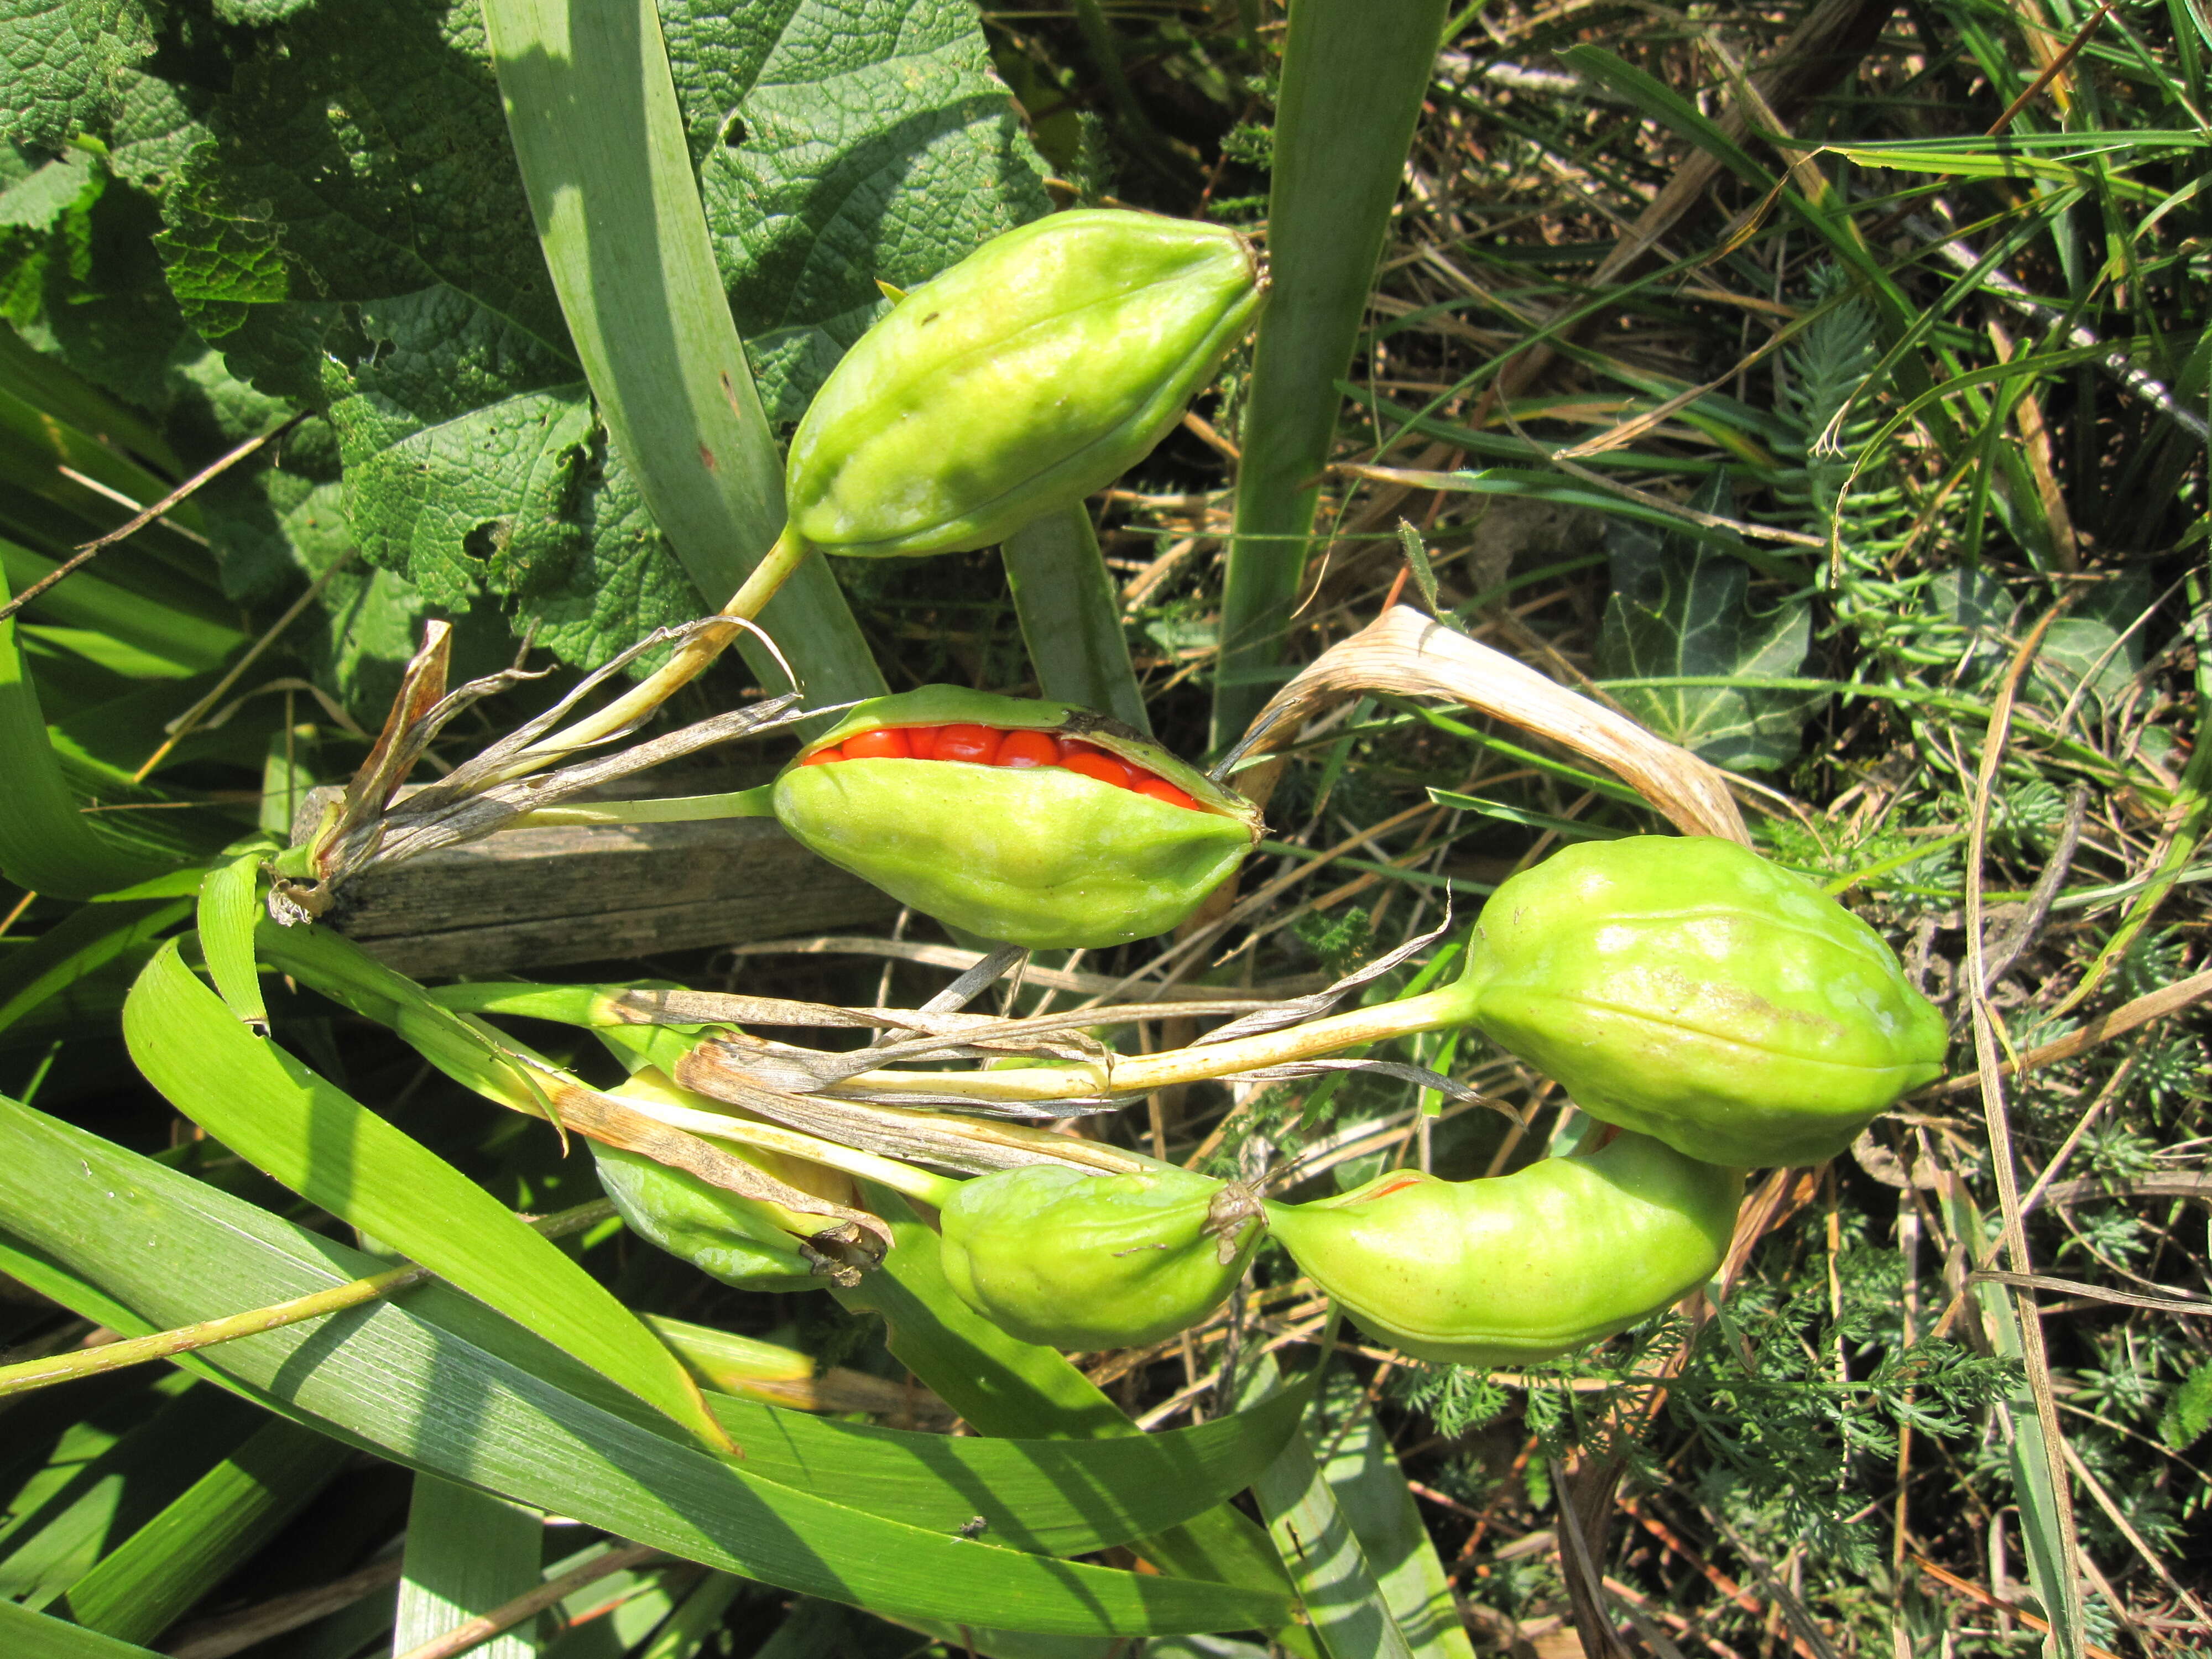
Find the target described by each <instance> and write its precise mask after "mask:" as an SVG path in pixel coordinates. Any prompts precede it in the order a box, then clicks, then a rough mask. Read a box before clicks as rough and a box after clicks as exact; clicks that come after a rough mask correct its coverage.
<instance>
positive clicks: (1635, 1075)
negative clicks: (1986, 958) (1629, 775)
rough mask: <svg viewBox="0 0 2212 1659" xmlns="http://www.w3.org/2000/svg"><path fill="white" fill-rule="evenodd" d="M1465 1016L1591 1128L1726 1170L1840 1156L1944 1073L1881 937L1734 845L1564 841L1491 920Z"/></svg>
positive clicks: (1471, 974) (1926, 1011) (1474, 958)
mask: <svg viewBox="0 0 2212 1659" xmlns="http://www.w3.org/2000/svg"><path fill="white" fill-rule="evenodd" d="M1462 983H1463V984H1464V985H1466V986H1467V987H1468V990H1469V991H1470V993H1471V994H1472V1001H1473V1008H1474V1018H1475V1019H1476V1021H1477V1022H1478V1023H1479V1024H1480V1025H1481V1027H1482V1029H1483V1030H1485V1031H1486V1032H1487V1033H1488V1034H1489V1035H1490V1036H1492V1038H1493V1039H1495V1040H1496V1041H1497V1042H1499V1043H1501V1044H1503V1045H1504V1047H1505V1048H1510V1049H1511V1050H1512V1051H1513V1052H1514V1053H1515V1054H1518V1055H1520V1056H1521V1057H1522V1059H1524V1060H1528V1061H1529V1062H1530V1063H1531V1064H1533V1065H1534V1066H1539V1067H1541V1069H1543V1070H1544V1071H1546V1072H1547V1073H1550V1074H1551V1075H1552V1076H1553V1077H1554V1078H1556V1079H1559V1082H1560V1083H1561V1084H1563V1085H1565V1087H1566V1089H1567V1091H1568V1092H1569V1093H1570V1094H1571V1095H1572V1096H1573V1097H1574V1098H1575V1101H1576V1103H1577V1104H1578V1105H1580V1106H1581V1107H1582V1108H1583V1109H1584V1110H1585V1111H1587V1112H1589V1114H1590V1115H1591V1116H1593V1117H1596V1118H1601V1119H1602V1120H1603V1121H1606V1122H1607V1123H1617V1124H1619V1125H1620V1127H1623V1128H1626V1129H1635V1130H1638V1131H1640V1132H1641V1133H1644V1134H1650V1135H1656V1136H1658V1137H1659V1139H1662V1140H1663V1141H1665V1142H1666V1143H1667V1144H1668V1146H1673V1147H1674V1148H1676V1149H1677V1150H1678V1151H1680V1152H1687V1153H1688V1154H1689V1155H1690V1156H1691V1157H1692V1158H1705V1159H1706V1160H1708V1161H1709V1162H1711V1163H1715V1164H1746V1165H1749V1164H1811V1163H1816V1162H1818V1161H1819V1160H1820V1159H1822V1158H1832V1157H1834V1156H1835V1155H1836V1154H1837V1153H1838V1152H1842V1151H1843V1150H1844V1148H1845V1147H1847V1146H1850V1143H1851V1140H1852V1138H1853V1137H1854V1136H1856V1135H1857V1133H1858V1132H1859V1130H1860V1129H1861V1128H1862V1127H1864V1125H1865V1124H1866V1122H1867V1121H1868V1120H1869V1119H1870V1118H1872V1117H1873V1116H1874V1115H1875V1113H1877V1112H1879V1111H1881V1109H1883V1108H1885V1107H1887V1105H1888V1104H1889V1103H1891V1102H1892V1101H1893V1100H1895V1099H1896V1098H1897V1097H1898V1096H1899V1095H1900V1094H1902V1093H1904V1092H1905V1091H1906V1090H1908V1089H1916V1088H1918V1087H1919V1086H1920V1085H1923V1084H1924V1083H1929V1082H1932V1081H1933V1080H1934V1079H1936V1078H1937V1077H1940V1076H1941V1075H1942V1063H1943V1052H1944V1046H1945V1043H1944V1028H1943V1020H1942V1016H1941V1015H1939V1014H1938V1013H1937V1012H1936V1010H1935V1009H1934V1008H1932V1007H1931V1006H1929V1003H1928V1000H1927V999H1926V998H1925V997H1923V996H1922V995H1921V994H1919V993H1918V992H1917V991H1916V990H1914V989H1913V988H1912V987H1911V985H1910V984H1909V983H1907V982H1906V981H1905V975H1904V972H1903V971H1902V969H1899V966H1898V962H1897V957H1896V956H1895V954H1894V953H1893V952H1892V951H1891V950H1890V948H1889V946H1888V945H1886V944H1884V943H1883V942H1882V940H1881V936H1880V935H1878V934H1877V933H1875V931H1874V929H1873V928H1871V927H1868V926H1867V925H1866V923H1865V922H1863V921H1860V920H1859V919H1858V918H1857V916H1855V915H1852V914H1851V913H1850V911H1848V910H1846V909H1845V908H1844V907H1843V906H1842V905H1840V904H1838V903H1837V902H1836V901H1835V900H1834V899H1832V898H1831V897H1829V896H1827V895H1826V894H1825V893H1823V892H1821V891H1820V889H1819V888H1817V887H1815V886H1814V885H1813V884H1812V883H1811V882H1809V881H1807V880H1806V879H1805V878H1803V877H1802V876H1798V875H1794V874H1792V873H1791V872H1789V871H1787V870H1784V869H1783V868H1782V867H1781V866H1778V865H1775V864H1771V863H1769V862H1768V861H1767V860H1765V859H1762V858H1760V857H1759V855H1758V854H1755V853H1753V852H1751V851H1749V850H1747V848H1742V847H1739V846H1737V845H1736V844H1735V842H1727V841H1718V840H1714V839H1711V838H1708V837H1705V836H1633V837H1631V838H1629V839H1626V840H1623V841H1613V842H1589V843H1586V844H1584V845H1582V846H1579V847H1570V848H1566V849H1565V851H1563V852H1560V853H1559V854H1555V855H1554V856H1553V857H1552V858H1550V859H1547V860H1546V861H1545V862H1543V863H1542V864H1540V865H1538V866H1536V867H1535V868H1534V869H1533V870H1527V871H1523V872H1522V873H1521V874H1519V875H1517V876H1516V877H1514V878H1512V879H1511V880H1510V881H1508V882H1506V883H1505V884H1504V885H1503V886H1501V887H1500V888H1499V889H1498V891H1497V892H1496V893H1494V894H1493V895H1492V896H1491V898H1490V900H1489V902H1487V903H1486V904H1485V905H1484V906H1483V910H1482V915H1481V919H1480V921H1478V922H1477V924H1476V929H1475V944H1474V950H1473V951H1471V952H1470V957H1469V963H1468V972H1467V975H1466V978H1465V979H1464V980H1463V981H1462Z"/></svg>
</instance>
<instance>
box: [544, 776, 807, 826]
mask: <svg viewBox="0 0 2212 1659" xmlns="http://www.w3.org/2000/svg"><path fill="white" fill-rule="evenodd" d="M772 787H773V786H772V785H769V784H762V785H760V786H759V787H757V788H753V789H733V790H732V791H731V792H730V793H727V794H722V795H666V796H663V797H661V798H660V799H657V800H607V801H593V802H592V803H591V804H590V805H585V806H549V807H546V808H544V810H543V811H537V812H525V813H524V814H523V815H522V816H521V817H519V818H515V819H513V820H512V821H510V822H508V823H502V824H501V825H500V828H501V829H502V830H507V829H552V828H554V827H556V826H559V825H574V824H583V825H592V824H611V823H702V822H705V821H708V820H710V819H714V818H772V817H775V807H773V806H772V805H769V793H770V790H771V789H772Z"/></svg>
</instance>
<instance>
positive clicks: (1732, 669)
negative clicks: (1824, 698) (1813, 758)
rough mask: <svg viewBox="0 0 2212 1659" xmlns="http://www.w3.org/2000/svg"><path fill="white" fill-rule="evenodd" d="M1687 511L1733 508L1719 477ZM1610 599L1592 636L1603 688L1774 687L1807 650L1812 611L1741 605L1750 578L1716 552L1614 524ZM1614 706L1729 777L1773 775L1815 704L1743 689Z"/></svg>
mask: <svg viewBox="0 0 2212 1659" xmlns="http://www.w3.org/2000/svg"><path fill="white" fill-rule="evenodd" d="M1693 505H1694V506H1695V507H1697V508H1698V509H1699V511H1701V512H1705V513H1722V514H1726V513H1731V512H1732V511H1733V510H1734V507H1735V501H1734V497H1733V496H1732V495H1731V494H1730V493H1729V488H1728V482H1727V480H1726V479H1725V478H1724V477H1723V476H1722V475H1720V474H1718V473H1716V474H1714V476H1713V477H1712V479H1711V482H1710V483H1708V484H1707V485H1706V487H1705V489H1703V490H1701V491H1700V492H1699V495H1698V498H1697V500H1696V501H1695V502H1694V503H1693ZM1606 548H1607V552H1608V554H1609V555H1610V556H1611V560H1612V564H1613V596H1612V598H1611V599H1608V600H1607V602H1606V607H1605V623H1604V626H1603V629H1602V631H1601V634H1600V635H1599V638H1598V650H1597V660H1598V672H1599V673H1600V674H1601V676H1603V677H1604V678H1607V679H1644V678H1650V679H1659V678H1677V677H1680V678H1689V677H1696V676H1705V677H1707V678H1711V677H1717V676H1738V675H1741V676H1743V677H1745V678H1750V679H1786V678H1790V677H1791V676H1793V675H1795V674H1796V673H1797V672H1798V671H1800V670H1801V669H1802V668H1803V667H1804V665H1805V659H1806V657H1807V655H1808V653H1810V651H1811V649H1812V644H1813V617H1812V606H1811V604H1810V602H1809V601H1808V600H1807V599H1804V598H1802V597H1792V598H1790V599H1785V600H1784V601H1783V602H1782V603H1781V604H1779V605H1776V606H1774V607H1773V608H1772V609H1771V610H1767V611H1754V610H1753V608H1752V606H1751V603H1750V599H1749V598H1748V595H1749V592H1750V586H1751V573H1750V571H1749V570H1748V569H1747V568H1746V567H1745V565H1744V562H1743V561H1742V560H1741V558H1740V557H1737V556H1734V555H1733V554H1732V553H1731V552H1730V551H1729V550H1727V549H1726V548H1725V547H1720V546H1716V545H1715V544H1713V543H1711V542H1710V541H1705V540H1699V541H1692V540H1691V539H1690V538H1688V537H1686V536H1678V535H1673V534H1668V535H1663V536H1654V535H1653V534H1652V533H1651V532H1649V531H1647V530H1644V528H1642V527H1641V526H1636V525H1631V524H1626V523H1624V522H1622V521H1620V520H1613V521H1612V522H1611V523H1609V524H1608V525H1607V526H1606ZM1614 695H1615V696H1618V697H1619V698H1620V705H1621V707H1622V708H1625V709H1626V710H1627V711H1628V712H1629V713H1630V714H1633V715H1635V716H1636V717H1637V718H1638V720H1642V721H1643V722H1644V724H1645V725H1647V726H1650V727H1651V729H1652V730H1653V731H1655V732H1658V733H1659V735H1660V736H1662V737H1663V738H1669V739H1671V740H1672V741H1674V742H1675V743H1679V744H1681V745H1682V746H1683V747H1684V748H1686V749H1691V750H1695V751H1696V752H1697V753H1699V755H1702V756H1703V757H1705V759H1707V760H1709V761H1711V762H1712V763H1714V764H1715V765H1717V766H1725V767H1728V768H1729V769H1732V770H1735V771H1739V772H1744V771H1775V770H1778V769H1780V768H1782V767H1784V766H1787V765H1788V764H1789V763H1790V762H1791V761H1792V760H1794V759H1796V756H1797V750H1798V745H1799V742H1800V738H1801V734H1802V732H1803V730H1804V726H1805V721H1806V719H1807V717H1808V715H1809V714H1811V713H1812V711H1813V709H1814V708H1815V707H1816V706H1817V705H1818V703H1819V701H1820V699H1819V698H1818V697H1817V696H1810V695H1808V694H1807V693H1804V692H1802V691H1777V690H1765V689H1753V688H1751V687H1735V686H1723V685H1704V686H1623V687H1621V688H1620V689H1619V690H1617V691H1616V692H1615V694H1614Z"/></svg>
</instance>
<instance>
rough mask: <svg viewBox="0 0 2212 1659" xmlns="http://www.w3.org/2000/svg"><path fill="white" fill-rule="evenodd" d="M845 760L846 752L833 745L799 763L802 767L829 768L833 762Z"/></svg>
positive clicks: (817, 751)
mask: <svg viewBox="0 0 2212 1659" xmlns="http://www.w3.org/2000/svg"><path fill="white" fill-rule="evenodd" d="M844 758H845V751H844V750H842V749H840V748H838V747H836V745H835V744H832V745H831V746H830V747H829V748H827V749H817V750H815V751H814V752H813V753H812V754H811V755H809V756H807V757H806V758H805V759H804V760H802V761H800V762H799V764H800V765H801V766H827V765H829V763H830V762H831V761H841V760H842V759H844Z"/></svg>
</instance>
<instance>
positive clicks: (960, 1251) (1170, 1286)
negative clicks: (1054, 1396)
mask: <svg viewBox="0 0 2212 1659" xmlns="http://www.w3.org/2000/svg"><path fill="white" fill-rule="evenodd" d="M1225 1195H1226V1196H1225ZM943 1214H944V1228H945V1235H944V1236H945V1246H944V1248H945V1255H944V1261H945V1279H947V1280H948V1281H949V1282H950V1283H951V1286H952V1288H953V1290H954V1291H956V1292H957V1293H958V1295H959V1297H960V1299H961V1300H962V1301H963V1302H965V1303H966V1304H968V1305H969V1307H971V1308H973V1309H975V1311H976V1312H977V1313H980V1314H981V1315H982V1316H984V1317H985V1318H986V1319H988V1320H989V1321H991V1322H993V1323H994V1324H995V1325H997V1326H998V1327H999V1328H1000V1329H1001V1330H1003V1331H1005V1332H1006V1333H1007V1334H1009V1335H1011V1336H1017V1337H1019V1338H1021V1339H1022V1340H1024V1341H1025V1342H1040V1343H1043V1344H1045V1345H1046V1346H1049V1347H1055V1348H1066V1349H1070V1350H1073V1351H1076V1352H1085V1353H1088V1352H1096V1351H1097V1350H1099V1349H1102V1348H1127V1347H1137V1346H1142V1345H1143V1344H1145V1343H1147V1342H1157V1341H1158V1340H1160V1339H1161V1338H1162V1337H1164V1336H1172V1335H1173V1334H1175V1333H1176V1332H1177V1331H1182V1330H1188V1328H1190V1327H1191V1326H1193V1325H1194V1324H1196V1323H1197V1322H1199V1321H1200V1320H1201V1319H1203V1318H1204V1317H1206V1315H1207V1314H1209V1313H1211V1312H1212V1311H1213V1310H1214V1309H1216V1308H1218V1307H1219V1306H1220V1305H1221V1304H1222V1302H1223V1301H1224V1300H1225V1298H1226V1297H1228V1295H1229V1292H1230V1291H1231V1288H1233V1287H1234V1286H1235V1285H1236V1283H1237V1280H1238V1279H1241V1278H1243V1274H1244V1267H1245V1263H1246V1261H1247V1260H1248V1259H1249V1256H1250V1255H1251V1251H1252V1247H1253V1245H1254V1244H1255V1243H1257V1242H1258V1240H1259V1236H1260V1227H1259V1225H1258V1218H1257V1211H1256V1206H1255V1205H1253V1204H1252V1202H1251V1200H1249V1198H1245V1197H1243V1195H1242V1191H1241V1189H1239V1188H1230V1187H1227V1186H1225V1184H1224V1183H1222V1182H1218V1181H1212V1180H1209V1179H1207V1178H1206V1176H1199V1175H1193V1174H1192V1173H1190V1172H1189V1171H1188V1170H1178V1169H1176V1168H1174V1167H1173V1166H1171V1165H1164V1166H1162V1167H1160V1168H1158V1169H1155V1170H1146V1172H1144V1173H1142V1174H1136V1175H1117V1176H1103V1175H1092V1174H1089V1173H1086V1172H1085V1171H1084V1170H1073V1169H1070V1168H1068V1167H1067V1166H1066V1165H1065V1164H1031V1165H1029V1166H1027V1167H1026V1168H1023V1169H1018V1170H1001V1171H1000V1172H999V1173H998V1174H996V1175H987V1176H978V1177H977V1178H976V1179H975V1180H973V1181H967V1182H962V1183H961V1185H960V1188H959V1190H958V1191H957V1193H955V1194H953V1195H952V1197H951V1199H950V1200H948V1201H947V1202H946V1204H945V1209H944V1212H943Z"/></svg>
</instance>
